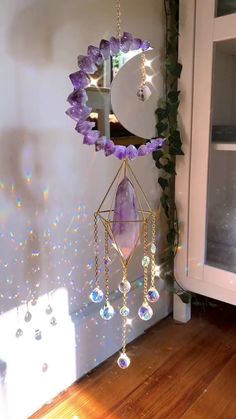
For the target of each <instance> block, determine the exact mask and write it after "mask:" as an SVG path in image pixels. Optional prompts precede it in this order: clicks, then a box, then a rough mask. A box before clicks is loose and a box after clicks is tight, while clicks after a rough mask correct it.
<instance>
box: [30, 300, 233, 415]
mask: <svg viewBox="0 0 236 419" xmlns="http://www.w3.org/2000/svg"><path fill="white" fill-rule="evenodd" d="M128 353H129V354H130V356H131V358H132V364H131V366H130V367H129V368H128V369H127V370H124V371H122V370H120V369H119V368H118V367H117V366H116V358H117V356H116V357H113V358H111V359H109V360H108V361H107V362H105V363H104V364H103V365H101V366H100V367H98V368H97V369H96V370H94V371H93V372H91V373H90V374H89V375H88V376H87V377H85V378H83V379H82V380H80V381H79V382H78V383H76V384H74V385H73V386H72V387H70V388H69V389H68V390H67V391H66V392H65V393H64V394H62V395H60V396H58V398H57V399H56V400H55V401H54V403H53V405H50V406H45V407H43V408H42V409H41V410H40V411H39V412H37V413H36V414H35V415H33V416H32V419H36V418H37V419H39V418H40V419H41V418H44V419H95V418H99V419H100V418H103V419H105V418H109V419H118V418H125V419H133V418H134V419H140V418H149V419H151V418H155V419H179V418H184V419H218V418H221V419H236V307H233V306H228V305H221V306H220V307H219V306H218V308H208V309H207V310H206V311H205V312H203V309H202V308H199V309H198V310H197V312H196V313H195V314H194V316H193V319H192V320H191V321H190V322H189V323H188V324H186V325H181V324H175V323H174V321H173V320H172V317H168V318H167V319H165V320H163V321H161V322H160V323H159V324H157V325H156V326H154V327H153V328H152V329H150V330H149V331H148V332H147V333H146V334H145V335H144V336H142V337H140V338H138V339H137V340H136V341H135V342H134V343H131V344H130V345H129V346H128Z"/></svg>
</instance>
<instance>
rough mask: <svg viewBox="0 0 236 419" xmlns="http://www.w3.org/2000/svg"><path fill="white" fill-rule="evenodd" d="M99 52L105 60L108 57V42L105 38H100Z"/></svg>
mask: <svg viewBox="0 0 236 419" xmlns="http://www.w3.org/2000/svg"><path fill="white" fill-rule="evenodd" d="M99 49H100V52H101V53H102V56H103V58H104V60H107V59H108V58H109V57H110V42H109V41H107V40H106V39H102V40H101V42H100V46H99Z"/></svg>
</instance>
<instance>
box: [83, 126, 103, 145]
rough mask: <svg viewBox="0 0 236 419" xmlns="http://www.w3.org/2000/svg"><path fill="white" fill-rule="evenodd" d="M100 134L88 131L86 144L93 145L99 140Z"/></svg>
mask: <svg viewBox="0 0 236 419" xmlns="http://www.w3.org/2000/svg"><path fill="white" fill-rule="evenodd" d="M99 135H100V132H99V131H97V130H92V131H88V132H87V133H86V134H85V136H84V144H88V145H93V144H95V143H96V141H97V140H98V139H99Z"/></svg>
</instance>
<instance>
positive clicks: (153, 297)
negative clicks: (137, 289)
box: [147, 287, 160, 303]
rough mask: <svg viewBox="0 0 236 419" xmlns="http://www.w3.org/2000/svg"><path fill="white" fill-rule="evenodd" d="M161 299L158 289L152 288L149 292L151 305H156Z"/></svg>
mask: <svg viewBox="0 0 236 419" xmlns="http://www.w3.org/2000/svg"><path fill="white" fill-rule="evenodd" d="M159 298H160V294H159V292H158V291H157V289H156V288H154V287H150V288H149V290H148V292H147V300H148V301H149V303H156V301H158V300H159Z"/></svg>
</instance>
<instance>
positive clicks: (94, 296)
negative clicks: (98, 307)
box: [89, 287, 104, 303]
mask: <svg viewBox="0 0 236 419" xmlns="http://www.w3.org/2000/svg"><path fill="white" fill-rule="evenodd" d="M103 297H104V294H103V291H102V290H101V289H100V288H98V287H96V288H94V290H93V291H92V292H91V294H90V296H89V298H90V300H91V301H92V302H93V303H101V302H102V300H103Z"/></svg>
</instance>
